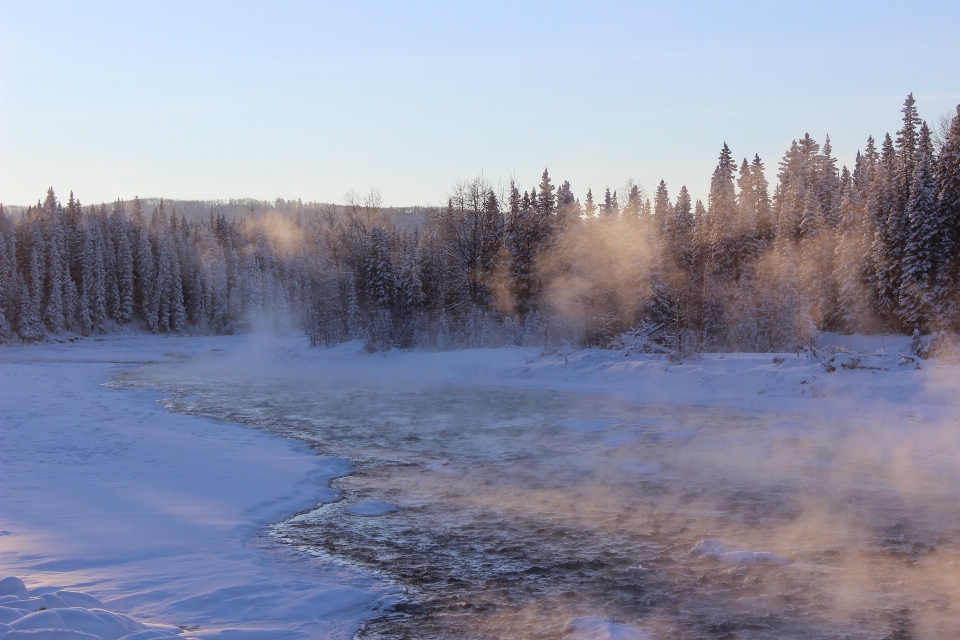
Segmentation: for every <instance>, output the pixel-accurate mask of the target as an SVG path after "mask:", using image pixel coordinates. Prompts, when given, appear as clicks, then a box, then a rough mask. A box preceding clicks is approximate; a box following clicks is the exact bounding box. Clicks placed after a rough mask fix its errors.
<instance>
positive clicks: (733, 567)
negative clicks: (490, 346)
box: [115, 353, 960, 639]
mask: <svg viewBox="0 0 960 640" xmlns="http://www.w3.org/2000/svg"><path fill="white" fill-rule="evenodd" d="M357 357H358V358H369V359H370V361H371V362H373V361H374V359H375V358H377V357H378V356H373V355H369V356H368V355H358V356H357ZM115 384H117V385H120V386H128V387H130V386H132V387H149V388H156V389H161V390H163V391H165V392H167V393H168V394H169V395H170V397H169V399H168V400H167V401H166V403H167V406H168V408H169V409H170V410H171V411H174V412H179V413H187V414H194V415H201V416H206V417H213V418H216V419H219V420H225V421H232V422H239V423H244V424H247V425H249V426H251V427H254V428H257V429H263V430H267V431H271V432H273V433H277V434H280V435H282V436H285V437H289V438H295V439H299V440H303V441H306V442H309V443H310V444H311V445H312V446H313V447H314V448H315V449H316V451H317V452H318V453H320V454H323V455H334V456H339V457H342V458H345V459H347V460H350V461H351V462H352V463H353V465H354V473H353V474H352V475H349V476H346V477H343V478H340V479H338V480H336V481H335V482H334V487H335V488H337V489H339V490H340V491H341V494H342V499H341V500H340V501H338V502H334V503H328V504H324V505H320V506H318V507H317V508H316V509H313V510H311V511H308V512H305V513H301V514H297V515H296V516H293V517H291V518H290V519H288V520H286V521H285V522H281V523H278V524H276V525H274V526H273V527H271V528H270V530H269V531H268V533H267V535H273V536H276V537H279V538H281V539H283V540H284V541H287V542H289V543H290V544H292V545H295V546H297V547H300V548H303V549H305V550H309V551H313V552H315V553H319V554H322V555H325V556H329V557H332V558H335V559H337V560H339V561H342V562H345V563H349V564H352V565H355V566H360V567H363V568H365V569H369V570H373V571H376V572H378V573H380V574H382V575H384V576H386V577H389V578H391V579H393V580H394V581H396V582H397V583H398V584H400V585H402V586H404V587H406V591H407V597H406V599H405V601H404V602H403V603H401V604H400V605H397V606H396V607H395V608H394V610H392V611H390V612H388V613H386V614H385V615H383V616H381V617H378V618H376V619H374V620H372V621H370V622H368V623H366V624H365V625H364V626H363V627H362V628H361V630H360V632H359V637H360V638H369V639H373V638H565V637H566V638H575V637H584V638H586V637H600V636H599V635H594V636H590V635H589V634H588V635H584V633H586V632H584V631H583V629H584V627H583V625H582V624H581V623H580V622H578V621H581V622H582V620H583V619H586V620H601V621H605V622H604V624H607V623H609V624H607V626H606V627H604V629H606V632H607V635H606V636H603V637H619V638H644V637H652V638H851V639H860V638H864V639H866V638H890V639H894V638H898V639H906V638H918V639H919V638H947V637H960V615H958V603H960V509H958V505H960V502H958V497H960V496H958V493H960V482H958V480H960V478H958V476H960V465H958V464H957V463H958V455H957V454H958V451H960V447H958V445H957V437H956V436H955V435H954V434H955V433H956V429H946V428H944V425H942V424H940V423H936V422H929V421H926V420H925V419H924V418H922V417H916V418H912V419H911V420H910V421H909V424H906V425H905V424H899V423H898V424H884V423H883V421H882V418H881V417H878V416H877V415H859V414H857V413H853V412H844V413H838V414H837V415H836V416H835V417H830V416H829V415H820V417H818V418H811V417H810V415H795V414H794V415H790V414H786V413H777V412H772V411H769V410H763V411H760V410H746V409H736V408H724V407H718V406H708V405H704V406H699V405H692V404H686V403H685V404H680V403H671V402H669V399H668V398H664V401H662V402H654V403H650V402H647V403H633V402H630V401H628V400H626V399H625V398H624V397H623V396H622V395H620V396H614V395H612V394H611V395H607V394H603V393H596V392H590V393H588V392H576V391H570V390H551V389H546V388H525V387H517V386H510V387H508V386H505V385H499V384H497V383H496V381H491V380H485V381H484V382H483V383H482V384H466V383H463V382H462V381H459V382H443V381H441V380H438V379H437V378H436V377H435V376H434V377H431V376H420V375H418V374H417V373H416V372H411V373H410V375H408V376H394V377H387V376H375V375H374V376H363V375H359V374H356V373H355V372H343V371H337V370H336V369H335V368H329V367H328V368H323V367H314V368H305V367H291V368H283V367H266V368H263V367H259V366H236V363H235V362H234V361H232V360H228V359H226V358H223V357H221V356H220V355H218V354H216V353H211V354H209V355H206V356H198V357H191V358H186V357H185V358H183V359H180V360H177V361H174V362H167V363H158V364H148V365H145V366H143V367H140V368H138V369H132V370H128V371H125V372H123V373H121V374H120V375H119V376H118V377H117V380H116V382H115ZM904 427H907V428H909V429H910V430H911V432H912V433H913V434H915V436H914V437H909V438H904V437H903V436H902V429H903V428H904ZM703 541H707V542H706V543H704V542H703ZM616 634H619V635H616Z"/></svg>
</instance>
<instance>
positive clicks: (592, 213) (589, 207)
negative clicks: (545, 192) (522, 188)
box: [511, 181, 597, 219]
mask: <svg viewBox="0 0 960 640" xmlns="http://www.w3.org/2000/svg"><path fill="white" fill-rule="evenodd" d="M511 184H513V183H512V181H511ZM583 215H584V217H585V218H587V219H592V218H594V217H596V215H597V205H596V204H595V203H594V201H593V191H591V190H590V189H587V196H586V198H584V201H583Z"/></svg>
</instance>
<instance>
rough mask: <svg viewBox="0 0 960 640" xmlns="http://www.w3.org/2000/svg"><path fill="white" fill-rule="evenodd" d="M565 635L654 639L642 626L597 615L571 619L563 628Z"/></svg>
mask: <svg viewBox="0 0 960 640" xmlns="http://www.w3.org/2000/svg"><path fill="white" fill-rule="evenodd" d="M563 637H564V638H566V639H567V640H654V636H653V635H652V634H651V633H649V632H647V631H646V630H644V629H641V628H640V627H637V626H635V625H629V624H616V623H615V622H612V621H610V620H607V619H606V618H599V617H595V616H587V617H583V618H576V619H574V620H571V621H570V622H569V623H568V624H567V626H566V627H564V629H563Z"/></svg>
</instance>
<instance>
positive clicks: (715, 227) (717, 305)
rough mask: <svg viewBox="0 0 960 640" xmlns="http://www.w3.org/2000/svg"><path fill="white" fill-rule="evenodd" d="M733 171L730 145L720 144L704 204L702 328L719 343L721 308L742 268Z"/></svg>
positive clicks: (722, 327)
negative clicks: (705, 265) (705, 293)
mask: <svg viewBox="0 0 960 640" xmlns="http://www.w3.org/2000/svg"><path fill="white" fill-rule="evenodd" d="M736 170H737V165H736V162H735V161H734V160H733V155H732V154H731V153H730V148H729V147H728V146H727V144H726V143H724V145H723V149H722V150H721V151H720V158H719V161H718V163H717V167H716V169H714V172H713V177H712V178H711V180H710V194H709V198H708V204H707V207H708V209H707V229H706V231H707V242H708V246H709V249H708V258H707V263H708V271H707V278H708V281H709V284H708V287H707V288H708V290H709V292H710V299H709V301H708V302H707V304H706V328H707V331H708V339H710V340H712V341H713V342H714V343H715V344H722V343H723V341H724V339H725V338H724V333H725V327H726V325H727V319H726V317H725V308H726V306H727V304H728V302H730V299H731V296H732V295H733V289H734V286H735V284H736V282H737V280H738V279H739V277H740V272H741V269H742V265H741V256H740V255H739V254H738V252H737V249H738V245H739V243H740V238H741V230H740V228H739V227H740V225H739V211H738V207H737V194H736V189H735V186H734V180H735V178H734V175H735V173H736Z"/></svg>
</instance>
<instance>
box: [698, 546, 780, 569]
mask: <svg viewBox="0 0 960 640" xmlns="http://www.w3.org/2000/svg"><path fill="white" fill-rule="evenodd" d="M690 555H692V556H700V557H703V558H707V559H709V560H718V561H720V562H725V563H727V564H736V565H751V564H767V565H785V564H790V560H789V559H787V558H784V557H783V556H778V555H777V554H775V553H770V552H768V551H749V550H747V549H739V548H737V547H731V546H730V545H728V544H726V543H723V542H720V541H719V540H701V541H700V542H698V543H697V545H696V546H695V547H694V548H693V549H691V550H690Z"/></svg>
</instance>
